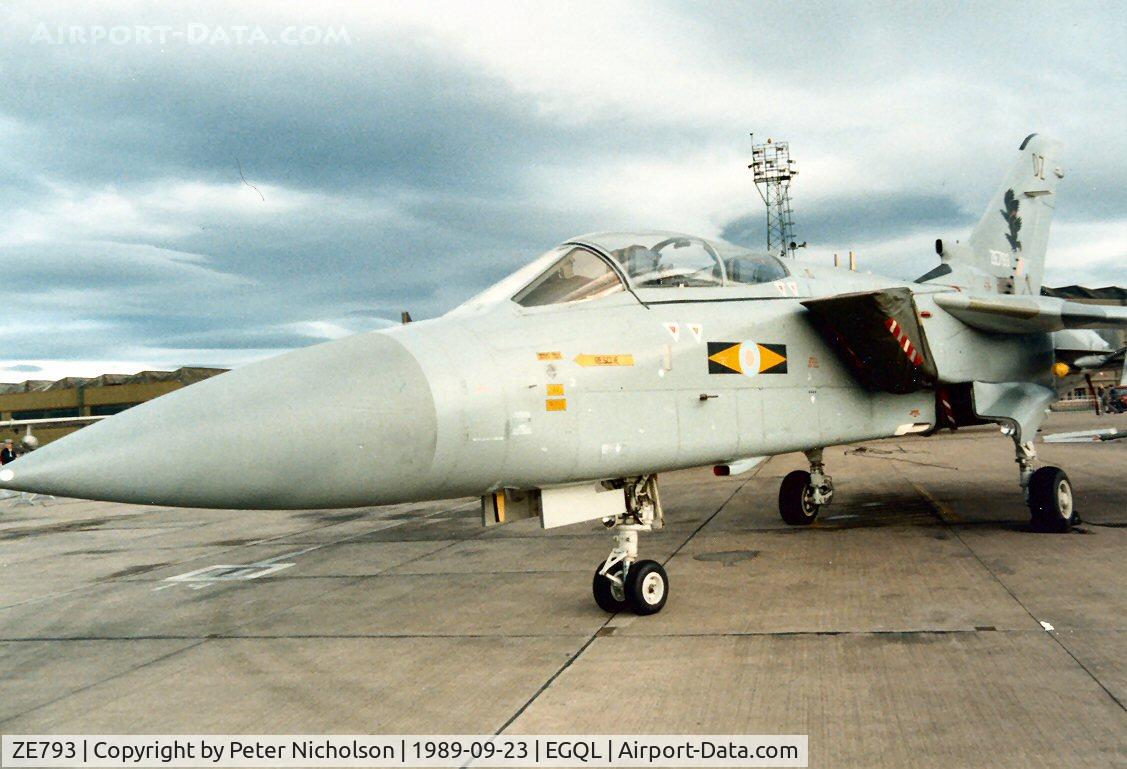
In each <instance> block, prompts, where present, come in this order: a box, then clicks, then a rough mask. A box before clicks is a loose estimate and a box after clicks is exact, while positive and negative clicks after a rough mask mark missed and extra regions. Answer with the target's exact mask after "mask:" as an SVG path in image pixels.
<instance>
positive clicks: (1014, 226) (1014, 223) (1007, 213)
mask: <svg viewBox="0 0 1127 769" xmlns="http://www.w3.org/2000/svg"><path fill="white" fill-rule="evenodd" d="M1002 205H1004V206H1005V208H1003V209H1001V210H1000V211H999V212H998V213H1000V214H1001V215H1002V218H1003V219H1005V220H1006V224H1008V225H1009V227H1010V231H1009V233H1007V234H1006V240H1008V241H1009V242H1010V248H1011V249H1013V250H1014V251H1020V250H1021V241H1020V240H1018V239H1017V234H1018V233H1019V232H1020V231H1021V217H1020V216H1018V215H1017V210H1018V207H1019V205H1020V201H1018V199H1017V196H1016V195H1014V191H1013V190H1012V189H1010V190H1006V195H1005V197H1004V198H1003V199H1002Z"/></svg>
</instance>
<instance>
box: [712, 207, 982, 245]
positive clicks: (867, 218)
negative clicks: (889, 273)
mask: <svg viewBox="0 0 1127 769" xmlns="http://www.w3.org/2000/svg"><path fill="white" fill-rule="evenodd" d="M795 219H796V222H795V235H796V237H797V240H798V241H799V242H803V241H806V242H808V243H809V244H810V246H818V247H824V248H839V249H844V250H846V251H848V250H849V248H850V247H851V246H853V245H855V244H857V243H858V242H871V241H874V240H880V239H892V238H897V237H900V236H903V235H906V234H909V233H913V232H926V233H932V232H934V233H937V234H936V235H935V236H934V237H941V236H944V235H946V236H948V237H951V236H955V235H958V234H959V233H961V232H963V231H965V230H968V229H969V228H970V227H972V226H973V225H974V222H975V221H976V219H975V217H973V216H969V215H968V214H966V213H965V212H964V210H963V209H962V208H961V207H960V206H959V205H957V204H956V203H955V201H953V200H951V199H950V198H947V197H943V196H938V195H912V194H882V195H873V194H870V195H859V196H856V197H848V198H837V199H832V200H827V201H820V202H819V204H818V206H817V207H814V208H811V209H809V210H806V209H803V208H801V207H799V208H797V210H796V213H795ZM721 237H722V238H724V239H725V240H730V241H732V242H733V243H740V244H742V245H747V246H752V247H757V248H762V247H763V245H764V243H765V241H766V212H765V211H764V210H763V209H760V210H758V211H755V212H753V213H750V214H747V215H745V216H742V217H739V218H737V219H734V220H732V221H730V222H728V223H727V224H725V225H724V227H723V229H722V231H721Z"/></svg>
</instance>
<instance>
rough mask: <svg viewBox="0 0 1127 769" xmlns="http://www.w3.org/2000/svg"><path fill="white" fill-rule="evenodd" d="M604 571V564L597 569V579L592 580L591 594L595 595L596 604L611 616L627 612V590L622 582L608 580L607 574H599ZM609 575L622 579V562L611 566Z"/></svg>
mask: <svg viewBox="0 0 1127 769" xmlns="http://www.w3.org/2000/svg"><path fill="white" fill-rule="evenodd" d="M602 570H603V564H602V563H600V564H599V565H598V566H597V567H595V578H594V579H593V580H591V592H592V593H594V595H595V603H597V604H598V605H599V608H600V609H602V610H603V611H605V612H610V613H611V614H615V613H617V612H620V611H625V609H626V606H627V604H626V590H625V588H623V586H622V583H621V582H615V581H613V580H610V579H607V577H606V575H605V574H600V573H599V572H601V571H602ZM608 573H609V574H613V575H614V576H616V577H619V578H620V579H621V577H622V561H619V562H618V563H616V564H615V565H614V566H611V567H610V571H609V572H608Z"/></svg>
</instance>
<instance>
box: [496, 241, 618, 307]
mask: <svg viewBox="0 0 1127 769" xmlns="http://www.w3.org/2000/svg"><path fill="white" fill-rule="evenodd" d="M623 290H625V286H623V285H622V280H621V279H620V278H619V277H618V274H617V273H616V272H615V271H614V270H613V269H611V266H610V265H609V264H607V263H606V262H605V261H603V259H602V257H599V256H597V255H595V254H594V253H592V252H591V251H588V250H587V249H585V248H580V247H579V246H567V247H565V249H564V253H563V256H561V257H560V258H559V260H557V261H556V262H555V263H554V264H552V266H550V267H549V268H548V269H547V270H545V271H544V272H543V273H541V274H540V275H539V276H538V277H536V279H534V280H533V281H532V282H531V283H529V284H528V285H527V286H525V287H524V289H522V290H521V291H520V292H519V293H518V294H517V295H516V296H514V297H513V301H514V302H516V303H517V304H519V305H521V306H522V307H539V306H542V305H546V304H562V303H564V302H578V301H582V300H585V299H597V298H598V297H600V296H606V295H608V294H613V293H616V292H618V291H623Z"/></svg>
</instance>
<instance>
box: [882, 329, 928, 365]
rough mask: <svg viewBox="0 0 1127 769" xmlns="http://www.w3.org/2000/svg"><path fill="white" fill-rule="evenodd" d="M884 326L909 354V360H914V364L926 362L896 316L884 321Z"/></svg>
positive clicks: (905, 352) (906, 353)
mask: <svg viewBox="0 0 1127 769" xmlns="http://www.w3.org/2000/svg"><path fill="white" fill-rule="evenodd" d="M884 327H885V328H887V329H888V331H889V333H891V334H892V335H893V336H894V337H896V341H897V342H899V343H900V349H901V350H903V351H904V354H905V355H907V356H908V360H910V361H911V362H912V365H913V366H919V365H920V364H921V363H923V362H924V356H922V355H920V353H919V351H918V350H916V346H915V345H914V344H912V340H911V339H909V338H908V334H907V333H906V332H905V331H904V329H903V328H901V327H900V324H899V323H897V322H896V319H895V318H889V319H888V320H886V321H885V322H884Z"/></svg>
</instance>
